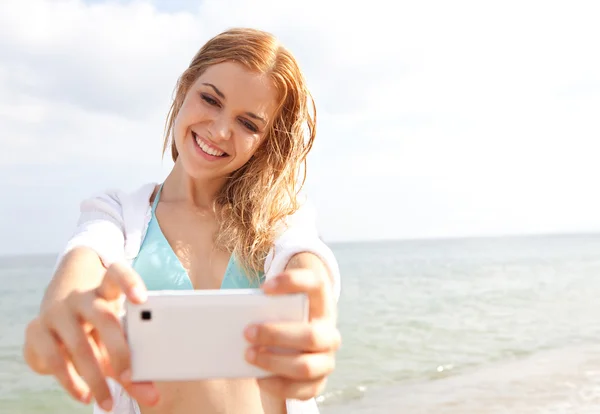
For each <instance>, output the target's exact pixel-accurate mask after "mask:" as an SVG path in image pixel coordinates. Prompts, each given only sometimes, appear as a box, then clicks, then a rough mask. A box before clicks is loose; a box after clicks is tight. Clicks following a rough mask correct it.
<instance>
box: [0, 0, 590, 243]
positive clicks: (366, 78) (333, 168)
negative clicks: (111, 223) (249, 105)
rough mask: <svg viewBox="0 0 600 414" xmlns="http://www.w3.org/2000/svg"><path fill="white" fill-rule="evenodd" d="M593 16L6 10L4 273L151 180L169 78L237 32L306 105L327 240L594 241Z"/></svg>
mask: <svg viewBox="0 0 600 414" xmlns="http://www.w3.org/2000/svg"><path fill="white" fill-rule="evenodd" d="M599 20H600V3H599V2H597V1H577V0H573V1H569V2H549V1H527V0H520V1H511V0H509V1H504V2H482V1H462V0H458V1H454V2H447V1H443V0H440V1H429V0H423V1H419V2H414V1H400V2H388V1H387V0H371V1H369V2H357V3H354V4H352V5H351V4H350V3H348V2H341V1H327V2H324V1H316V0H305V1H302V2H274V1H266V0H251V1H250V0H249V1H245V0H239V1H238V0H232V1H228V2H222V1H212V0H207V1H183V0H180V1H172V0H170V1H166V0H165V1H159V0H154V1H149V0H146V1H142V0H139V1H126V0H121V1H100V0H94V1H78V0H27V1H23V0H3V1H2V2H0V177H1V179H0V232H1V234H2V235H3V238H2V239H1V240H0V254H20V253H40V252H58V251H60V250H61V249H62V247H63V246H64V244H65V242H66V240H67V239H68V237H69V236H70V234H71V232H72V231H73V229H74V225H75V222H76V220H77V216H78V208H79V203H80V201H81V200H82V199H84V198H86V197H88V196H90V195H93V194H95V193H97V192H98V191H101V190H103V189H106V188H114V187H118V188H121V189H124V190H128V189H129V190H133V189H135V188H137V187H138V186H140V185H142V184H143V183H146V182H149V181H160V180H162V179H163V178H164V177H165V176H166V174H167V173H168V171H169V169H170V167H171V166H172V164H171V163H170V161H169V159H168V158H165V159H163V158H162V156H161V148H162V139H163V135H162V134H163V128H164V121H165V118H166V115H167V111H168V108H169V105H170V99H171V96H172V92H173V88H174V86H175V82H176V80H177V77H178V76H179V75H180V74H181V72H182V71H183V70H184V69H185V67H186V66H187V64H188V63H189V61H190V59H191V58H192V56H193V55H194V54H195V52H196V51H197V50H198V49H199V48H200V47H201V46H202V44H203V43H204V42H205V41H207V40H208V39H209V38H211V37H212V36H214V35H216V34H217V33H219V32H220V31H222V30H225V29H227V28H230V27H236V26H247V27H255V28H259V29H263V30H267V31H270V32H272V33H273V34H275V35H276V36H278V37H279V38H280V39H281V41H282V43H283V44H284V45H286V46H287V47H288V49H290V50H291V51H292V53H294V54H295V56H296V57H297V58H298V60H299V62H300V65H301V67H302V69H303V71H304V73H305V75H306V78H307V80H308V84H309V87H310V88H311V91H312V93H313V95H314V97H315V101H316V105H317V110H318V127H317V131H318V132H317V140H316V143H315V148H314V150H313V152H312V153H311V155H310V158H309V166H308V182H307V184H306V192H307V193H308V195H309V197H310V199H311V200H312V202H313V204H314V205H315V206H316V208H317V213H318V227H319V230H320V232H321V234H322V236H323V237H324V239H325V240H327V241H331V242H337V241H359V240H377V239H407V238H408V239H412V238H438V237H471V236H494V235H509V234H537V233H564V232H567V233H572V232H598V231H600V191H599V187H600V186H599V185H598V181H599V178H600V162H598V158H599V154H600V143H599V140H600V53H599V52H598V50H599V46H598V39H600V25H598V24H597V22H598V21H599Z"/></svg>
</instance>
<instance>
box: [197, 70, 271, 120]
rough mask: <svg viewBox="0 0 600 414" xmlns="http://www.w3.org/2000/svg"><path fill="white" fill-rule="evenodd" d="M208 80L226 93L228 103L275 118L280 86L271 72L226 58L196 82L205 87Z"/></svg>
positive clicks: (198, 86)
mask: <svg viewBox="0 0 600 414" xmlns="http://www.w3.org/2000/svg"><path fill="white" fill-rule="evenodd" d="M205 83H210V84H212V85H214V86H215V87H216V88H217V89H219V91H221V92H222V93H223V95H225V103H226V104H227V105H230V106H234V107H235V108H237V109H239V110H244V111H252V112H255V113H257V115H261V116H263V115H264V116H265V117H267V118H269V119H271V118H272V116H273V112H274V111H275V107H276V105H277V101H276V100H277V90H276V88H275V86H274V84H273V81H272V80H271V79H270V78H269V76H268V75H265V74H260V73H256V72H252V71H250V70H248V69H246V68H245V67H244V66H242V65H241V64H239V63H235V62H223V63H219V64H216V65H212V66H210V67H209V68H208V69H206V71H204V73H203V74H202V75H200V77H198V79H197V80H196V82H195V86H196V87H197V88H203V89H204V88H207V87H206V86H205V85H204V84H205ZM258 112H260V114H259V113H258Z"/></svg>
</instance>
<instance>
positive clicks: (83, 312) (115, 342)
mask: <svg viewBox="0 0 600 414" xmlns="http://www.w3.org/2000/svg"><path fill="white" fill-rule="evenodd" d="M78 310H79V313H78V315H79V316H80V317H81V319H83V320H85V321H87V322H89V323H90V324H91V325H92V326H94V330H93V331H92V332H93V339H94V341H95V342H96V345H97V346H98V349H99V351H100V352H99V353H100V357H101V358H103V359H108V361H109V362H110V367H111V368H112V370H111V372H110V375H111V376H113V375H114V376H117V377H118V376H121V375H122V374H123V372H125V371H126V370H129V368H130V364H131V355H130V352H129V346H128V344H127V341H126V339H125V332H124V331H123V328H122V327H121V323H120V320H119V318H118V316H117V315H116V314H115V313H114V311H113V310H112V309H111V307H110V306H109V304H108V302H106V301H105V300H103V299H101V298H98V297H96V298H95V299H92V300H87V301H84V302H82V303H81V304H80V305H79V306H78ZM106 357H107V358H106ZM104 371H105V373H106V369H105V370H104ZM107 374H108V373H107Z"/></svg>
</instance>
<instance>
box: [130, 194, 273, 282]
mask: <svg viewBox="0 0 600 414" xmlns="http://www.w3.org/2000/svg"><path fill="white" fill-rule="evenodd" d="M161 192H162V185H161V186H160V188H159V189H158V192H157V193H156V197H155V198H154V202H153V203H152V217H151V219H150V223H148V229H147V231H146V235H145V237H144V241H143V242H142V246H141V248H140V252H139V253H138V255H137V257H136V258H135V260H134V261H133V268H134V269H135V271H136V272H138V274H139V275H140V276H141V277H142V280H143V281H144V283H145V284H146V288H147V289H148V290H187V289H194V287H193V285H192V282H191V280H190V278H189V276H188V274H187V271H186V270H185V268H184V267H183V265H182V264H181V262H180V261H179V258H177V255H176V254H175V252H174V251H173V249H172V248H171V245H170V244H169V242H168V240H167V239H166V238H165V236H164V234H163V232H162V230H161V229H160V226H159V224H158V220H157V219H156V206H157V205H158V200H159V199H160V194H161ZM263 280H264V274H263V273H260V281H251V280H250V279H249V278H248V277H247V276H246V275H245V274H244V271H243V270H242V269H241V267H240V266H239V264H238V262H237V261H236V260H235V258H234V257H233V255H231V258H230V259H229V263H228V264H227V269H226V270H225V275H224V276H223V281H222V282H221V289H248V288H257V287H259V285H260V284H261V283H262V281H263Z"/></svg>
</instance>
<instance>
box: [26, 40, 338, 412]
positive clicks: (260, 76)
mask: <svg viewBox="0 0 600 414" xmlns="http://www.w3.org/2000/svg"><path fill="white" fill-rule="evenodd" d="M314 138H315V112H314V108H313V107H312V100H311V98H310V94H309V92H308V91H307V89H306V85H305V81H304V79H303V76H302V74H301V72H300V70H299V68H298V65H297V63H296V61H295V60H294V58H293V56H292V55H291V54H290V53H289V52H288V51H287V50H286V49H284V48H283V47H282V46H281V45H280V44H279V43H278V42H277V40H276V39H275V38H274V37H273V36H272V35H270V34H268V33H265V32H261V31H256V30H250V29H234V30H229V31H226V32H224V33H222V34H220V35H218V36H216V37H215V38H213V39H211V40H210V41H208V42H207V43H206V44H205V45H204V46H203V47H202V49H200V51H199V52H198V53H197V54H196V56H195V57H194V59H193V60H192V62H191V64H190V66H189V68H188V69H187V70H186V71H185V72H184V73H183V75H182V76H181V78H180V79H179V82H178V84H177V88H176V95H175V99H174V102H173V104H172V107H171V110H170V113H169V117H168V120H167V129H166V137H165V150H167V149H168V148H170V151H171V154H172V157H173V160H174V166H173V169H172V171H171V172H170V174H169V175H168V177H167V178H166V180H165V181H164V183H163V184H161V185H156V184H154V183H151V184H148V185H145V186H143V187H142V188H140V189H139V190H137V191H135V192H134V193H131V194H126V193H123V192H118V191H117V192H107V193H105V194H101V195H99V196H98V197H95V198H92V199H90V200H87V201H85V202H83V203H82V205H81V211H82V213H81V217H80V221H79V229H78V232H77V234H76V235H75V236H74V237H73V238H72V239H71V241H70V242H69V244H68V245H67V248H66V249H65V252H64V254H63V255H62V257H61V259H60V261H59V265H58V266H57V269H56V272H55V274H54V277H53V279H52V282H51V283H50V286H49V287H48V289H47V291H46V294H45V296H44V300H43V303H42V306H41V309H40V314H39V316H38V317H37V318H35V319H34V320H33V321H32V322H31V323H30V324H29V325H28V327H27V332H26V340H25V347H24V355H25V359H26V361H27V363H28V364H29V365H30V367H31V368H32V369H33V370H34V371H36V372H38V373H40V374H44V375H54V376H55V377H56V378H57V380H58V381H59V382H60V384H61V385H62V386H63V387H64V388H65V390H67V391H68V392H69V393H70V394H71V395H72V396H73V397H74V398H76V399H78V400H81V401H83V402H89V401H91V400H92V399H94V400H95V401H96V404H97V405H96V407H95V410H97V411H98V412H104V411H111V410H112V412H115V413H123V414H125V413H127V414H129V413H139V412H141V413H143V414H150V413H186V414H187V413H191V412H199V411H200V410H201V412H202V413H242V412H243V413H263V412H264V413H267V414H271V413H273V414H279V413H285V412H288V413H306V412H315V411H316V404H315V403H314V398H313V397H314V396H315V395H317V394H318V393H319V392H320V391H322V389H323V386H324V383H325V380H326V378H327V376H328V375H329V374H330V373H331V371H332V370H333V366H334V355H335V351H336V350H337V348H338V346H339V342H340V338H339V333H338V331H337V329H336V310H335V302H336V300H337V297H338V295H339V271H338V268H337V263H336V261H335V258H334V257H333V255H332V253H331V251H330V250H329V249H328V248H327V247H326V246H325V245H324V244H323V243H322V242H321V241H320V240H319V238H318V235H317V233H316V231H315V229H314V220H313V219H312V217H311V216H310V214H309V212H308V210H307V209H306V207H301V205H300V201H299V200H298V188H297V187H298V184H299V181H300V180H299V175H300V173H301V167H303V166H304V164H305V160H306V156H307V153H308V152H309V150H310V148H311V146H312V143H313V140H314ZM265 280H266V282H264V283H263V281H265ZM253 286H255V287H259V286H260V287H261V288H262V289H263V290H264V291H265V292H266V293H268V294H273V295H276V294H285V293H292V292H306V293H307V294H308V297H309V303H310V306H309V307H310V312H309V313H310V316H309V322H307V323H302V324H300V323H295V324H292V323H288V324H284V323H279V324H262V325H257V326H249V327H248V328H247V329H246V331H245V332H244V335H245V337H246V339H247V340H248V344H249V346H248V352H247V355H246V359H247V361H248V362H249V363H252V364H255V365H257V366H259V367H261V368H263V369H266V370H268V371H271V372H272V373H273V376H272V377H269V378H266V379H260V380H254V379H235V380H231V379H228V380H218V379H217V380H211V381H195V382H177V383H135V384H134V383H131V381H130V376H131V372H130V360H129V349H128V347H127V342H126V340H125V337H124V334H123V331H122V329H121V326H120V323H119V315H120V311H121V309H122V302H121V300H120V299H121V298H122V295H125V296H126V297H127V299H128V300H131V301H132V302H135V303H141V302H143V301H144V300H145V292H146V289H150V290H154V289H218V288H236V287H253ZM198 317H204V315H198ZM269 346H277V347H284V348H288V349H291V350H294V351H296V352H294V353H286V354H284V355H282V354H274V353H270V352H268V351H266V350H265V348H266V347H269ZM125 391H126V392H125ZM130 396H131V398H130Z"/></svg>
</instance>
